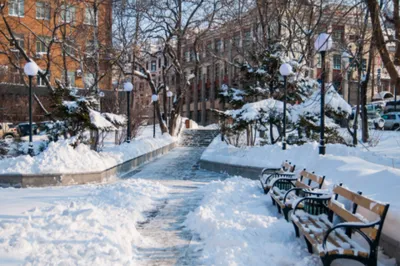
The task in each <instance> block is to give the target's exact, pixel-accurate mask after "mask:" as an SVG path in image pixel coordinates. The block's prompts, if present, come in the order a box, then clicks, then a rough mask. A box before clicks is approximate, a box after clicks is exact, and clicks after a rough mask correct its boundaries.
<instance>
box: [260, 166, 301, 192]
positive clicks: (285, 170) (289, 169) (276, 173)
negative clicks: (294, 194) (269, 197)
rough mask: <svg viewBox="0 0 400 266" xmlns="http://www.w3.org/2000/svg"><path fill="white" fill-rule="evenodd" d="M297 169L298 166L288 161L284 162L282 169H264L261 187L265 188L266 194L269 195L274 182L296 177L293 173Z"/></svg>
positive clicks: (261, 175) (261, 176)
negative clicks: (279, 179) (278, 179)
mask: <svg viewBox="0 0 400 266" xmlns="http://www.w3.org/2000/svg"><path fill="white" fill-rule="evenodd" d="M295 169H296V165H292V163H290V162H288V161H287V160H286V161H284V162H282V165H281V167H280V168H264V169H263V170H262V171H261V174H260V182H261V187H262V188H263V190H264V193H265V194H268V191H269V190H270V188H271V184H272V182H273V180H275V179H277V178H280V177H292V176H294V174H293V172H294V170H295Z"/></svg>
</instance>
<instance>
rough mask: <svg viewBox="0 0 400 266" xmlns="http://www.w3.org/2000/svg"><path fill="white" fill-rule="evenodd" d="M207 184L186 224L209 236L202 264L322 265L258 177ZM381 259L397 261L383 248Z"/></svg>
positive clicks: (381, 262)
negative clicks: (385, 252)
mask: <svg viewBox="0 0 400 266" xmlns="http://www.w3.org/2000/svg"><path fill="white" fill-rule="evenodd" d="M201 190H202V192H203V193H204V198H203V200H202V202H201V203H200V206H199V207H198V208H197V209H196V210H195V211H194V212H191V213H189V214H188V216H187V220H186V221H185V225H186V226H187V227H188V228H189V229H191V230H193V231H194V232H196V233H197V234H199V235H200V238H201V239H202V241H203V245H204V247H203V254H202V256H201V259H202V265H252V266H258V265H282V266H283V265H285V266H286V265H297V266H309V265H321V262H320V259H319V257H317V256H315V255H311V254H309V253H308V251H307V248H306V244H305V242H304V240H303V238H296V237H295V234H294V228H293V225H292V224H291V223H288V222H286V220H284V219H283V217H282V215H279V214H277V211H276V208H275V206H272V202H271V200H270V197H269V196H268V195H264V194H263V193H262V192H261V190H260V187H259V182H258V181H253V180H249V179H244V178H239V177H234V178H230V179H227V180H225V181H216V182H212V183H210V184H208V185H206V186H204V187H203V188H201ZM277 216H278V217H279V218H278V217H277ZM344 263H345V264H339V265H348V264H347V263H348V261H344ZM379 265H395V261H394V259H387V258H386V257H384V256H381V254H379Z"/></svg>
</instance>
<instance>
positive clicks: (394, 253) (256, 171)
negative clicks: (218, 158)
mask: <svg viewBox="0 0 400 266" xmlns="http://www.w3.org/2000/svg"><path fill="white" fill-rule="evenodd" d="M277 167H279V165H278V166H277ZM200 168H202V169H205V170H209V171H213V172H218V173H221V172H224V173H228V174H229V175H240V176H243V177H247V178H250V179H257V180H258V178H259V175H260V173H261V170H262V169H263V168H260V167H249V166H238V165H233V164H225V163H219V162H211V161H205V160H200ZM379 245H380V246H381V247H382V248H383V250H384V253H385V254H387V255H388V256H390V257H392V258H395V259H396V261H397V264H399V265H400V241H398V240H395V239H393V238H391V237H390V236H387V235H384V234H382V235H381V239H380V243H379Z"/></svg>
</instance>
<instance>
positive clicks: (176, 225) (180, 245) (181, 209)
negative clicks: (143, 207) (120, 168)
mask: <svg viewBox="0 0 400 266" xmlns="http://www.w3.org/2000/svg"><path fill="white" fill-rule="evenodd" d="M202 152H203V149H202V148H176V149H175V150H173V151H171V152H170V153H168V154H167V155H165V156H163V157H161V158H159V159H157V160H156V161H153V162H151V163H149V164H147V165H145V166H143V167H140V168H138V169H137V170H134V171H133V172H131V173H128V174H127V175H125V178H141V179H149V180H155V181H157V182H159V183H161V184H162V185H164V186H166V187H168V188H169V191H168V195H167V196H166V197H165V198H162V199H159V201H158V204H157V206H156V209H155V210H153V211H151V212H149V213H147V220H145V221H144V222H139V223H138V224H137V229H138V231H139V233H140V234H141V235H142V236H143V237H145V238H146V241H145V242H143V243H142V244H141V245H140V246H139V247H138V255H139V258H138V260H139V261H140V265H199V263H198V262H197V258H198V256H199V255H200V252H201V246H200V244H199V242H198V240H199V238H198V236H196V235H192V233H191V232H190V231H189V230H187V229H186V228H185V227H184V226H183V225H182V223H183V222H184V220H185V219H186V215H187V214H188V213H189V212H190V211H193V210H194V209H195V208H196V207H197V206H198V205H199V202H200V200H201V199H202V196H203V194H202V193H200V192H199V191H198V188H199V187H201V186H203V185H204V184H206V183H208V182H209V181H210V180H216V179H224V178H225V177H226V176H224V175H222V174H217V173H213V172H208V171H203V170H198V169H197V165H196V164H197V161H198V160H199V158H200V156H201V153H202Z"/></svg>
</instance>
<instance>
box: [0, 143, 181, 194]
mask: <svg viewBox="0 0 400 266" xmlns="http://www.w3.org/2000/svg"><path fill="white" fill-rule="evenodd" d="M176 145H177V144H176V143H171V144H169V145H166V146H164V147H161V148H159V149H157V150H154V151H152V152H149V153H146V154H143V155H140V156H138V157H136V158H133V159H131V160H129V161H126V162H123V163H121V164H119V165H116V166H114V167H111V168H109V169H106V170H104V171H99V172H86V173H70V174H69V173H64V174H60V173H59V174H29V175H23V174H10V175H0V184H2V185H3V186H13V187H22V188H26V187H46V186H67V185H77V184H87V183H99V182H103V181H105V180H107V179H109V178H111V177H115V176H120V175H122V174H124V173H126V172H128V171H130V170H132V169H133V168H135V167H138V166H140V165H141V164H143V163H145V162H148V161H150V160H152V159H154V158H156V157H158V156H160V155H162V154H165V153H167V152H169V151H170V150H172V149H173V148H175V147H176Z"/></svg>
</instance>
